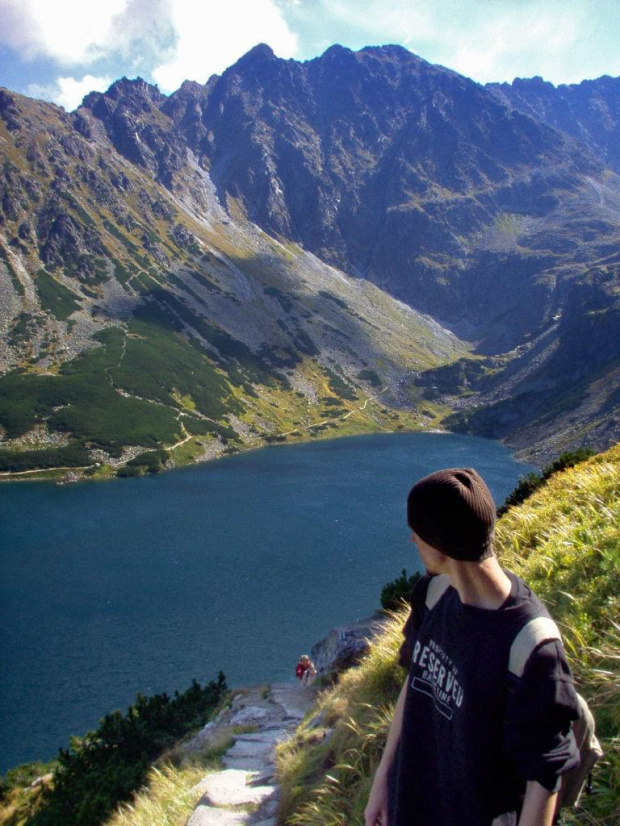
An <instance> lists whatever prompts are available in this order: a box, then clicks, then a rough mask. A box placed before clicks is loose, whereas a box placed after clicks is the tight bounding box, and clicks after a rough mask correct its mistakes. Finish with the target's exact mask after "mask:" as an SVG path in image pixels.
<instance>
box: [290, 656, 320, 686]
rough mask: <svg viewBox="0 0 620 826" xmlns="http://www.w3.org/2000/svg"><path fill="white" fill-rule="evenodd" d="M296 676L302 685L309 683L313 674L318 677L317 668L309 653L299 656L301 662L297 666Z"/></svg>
mask: <svg viewBox="0 0 620 826" xmlns="http://www.w3.org/2000/svg"><path fill="white" fill-rule="evenodd" d="M295 676H296V677H297V679H298V680H299V682H300V683H301V684H302V685H308V684H309V683H308V680H309V679H310V678H311V677H312V676H314V677H316V669H315V667H314V664H313V663H312V660H311V659H310V657H309V656H308V655H307V654H302V655H301V657H300V658H299V662H298V663H297V665H296V666H295Z"/></svg>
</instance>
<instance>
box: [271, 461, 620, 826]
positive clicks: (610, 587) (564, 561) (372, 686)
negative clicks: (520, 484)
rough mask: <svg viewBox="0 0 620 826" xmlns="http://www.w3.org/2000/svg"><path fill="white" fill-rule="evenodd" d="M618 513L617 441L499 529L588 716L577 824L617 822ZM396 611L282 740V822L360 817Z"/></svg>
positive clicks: (375, 749) (391, 669) (393, 689)
mask: <svg viewBox="0 0 620 826" xmlns="http://www.w3.org/2000/svg"><path fill="white" fill-rule="evenodd" d="M619 516H620V446H616V447H614V448H612V449H611V450H609V451H608V452H606V453H603V454H600V455H598V456H596V457H594V458H592V459H590V460H589V461H587V462H585V463H583V464H581V465H578V466H577V467H575V468H573V469H570V470H567V471H564V472H562V473H559V474H556V475H555V476H554V477H552V478H551V480H550V481H549V482H548V483H547V485H546V486H545V487H544V488H542V489H541V490H539V491H538V492H537V493H536V494H535V495H533V496H532V497H531V498H530V499H528V500H527V501H526V502H525V503H524V504H523V505H521V506H520V507H518V508H513V509H511V510H510V511H509V512H508V513H507V514H506V515H505V516H503V517H502V519H501V520H500V522H499V525H498V530H497V549H498V552H499V554H500V556H501V559H502V562H503V563H504V564H505V565H506V566H507V567H508V568H511V569H512V570H514V571H515V572H516V573H517V574H519V575H520V576H522V577H523V578H524V579H525V580H526V581H527V582H528V583H530V584H531V586H532V587H533V589H534V590H535V591H536V592H537V593H538V594H539V595H540V596H541V597H542V598H543V599H544V600H545V601H546V602H547V604H548V605H549V607H550V608H551V610H552V613H553V615H554V617H555V618H556V620H557V621H558V622H559V624H560V626H561V628H562V631H563V634H564V639H565V644H566V649H567V652H568V655H569V659H570V663H571V667H572V668H573V671H574V674H575V677H576V680H577V682H578V685H579V690H580V691H581V693H582V694H583V695H584V696H585V697H586V698H587V699H588V701H589V702H590V705H591V707H592V708H593V710H594V712H595V715H596V718H597V725H598V729H599V733H600V736H601V739H602V741H603V746H604V749H605V758H604V761H603V762H602V764H599V767H598V768H597V770H596V775H595V785H594V794H593V795H592V796H591V797H588V798H586V799H585V802H584V804H583V806H582V808H581V809H580V811H579V814H578V816H574V815H572V814H570V815H569V816H568V820H569V821H570V823H574V824H579V825H580V826H585V825H586V824H596V826H603V824H612V823H613V824H618V823H619V822H620V669H619V663H620V626H619V625H618V624H617V618H618V616H619V615H620V527H619ZM405 615H406V612H405V611H403V612H400V613H398V614H395V615H394V618H393V622H391V624H390V626H389V627H388V629H387V630H386V632H385V633H384V635H383V636H382V637H380V638H379V639H377V640H376V641H375V642H374V643H373V645H372V648H371V651H370V653H369V655H368V657H367V658H366V660H365V661H364V663H363V664H362V666H361V667H360V668H356V669H351V670H350V671H348V672H347V673H346V674H344V676H343V677H342V679H341V680H340V682H339V684H338V685H337V686H335V687H334V688H332V689H330V690H328V691H327V692H325V694H324V695H323V696H322V698H321V700H320V701H319V704H318V707H317V709H316V713H315V714H314V715H313V716H312V717H311V718H310V719H309V720H307V721H306V722H305V724H304V725H302V726H301V727H300V728H299V730H298V732H297V734H296V737H295V738H294V739H293V740H291V741H290V742H289V743H287V744H286V745H284V746H282V747H281V750H280V755H279V758H280V763H279V765H280V777H281V781H282V784H283V797H282V807H281V813H280V815H281V819H280V823H281V824H287V826H302V824H303V826H356V824H362V823H363V810H364V806H365V804H366V799H367V795H368V792H369V790H370V785H371V782H372V777H373V774H374V769H375V767H376V765H377V763H378V761H379V759H380V756H381V752H382V748H383V744H384V742H385V737H386V734H387V730H388V728H389V721H390V719H391V716H392V709H393V705H394V703H395V701H396V698H397V695H398V692H399V690H400V687H401V685H402V681H403V678H404V672H403V671H402V669H401V668H400V667H399V666H397V665H396V652H397V650H398V646H399V645H400V641H401V635H400V629H401V627H402V624H403V622H404V618H405ZM614 619H615V620H616V621H614ZM568 820H567V822H568Z"/></svg>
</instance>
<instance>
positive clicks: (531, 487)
mask: <svg viewBox="0 0 620 826" xmlns="http://www.w3.org/2000/svg"><path fill="white" fill-rule="evenodd" d="M593 455H594V452H593V451H592V450H589V449H588V448H583V447H581V448H579V450H574V451H566V452H565V453H561V454H560V455H559V456H558V457H557V459H554V460H553V462H551V463H550V464H548V465H546V466H545V467H544V468H543V471H542V473H536V472H532V473H528V475H527V476H525V477H524V478H523V479H520V480H519V482H518V483H517V485H516V487H515V488H514V490H513V491H512V493H509V494H508V496H507V497H506V499H505V501H504V504H503V505H500V507H499V508H498V509H497V515H498V516H502V515H503V514H505V513H506V511H507V510H509V509H510V508H512V507H513V506H514V505H520V504H521V502H525V500H526V499H528V498H529V497H530V496H531V495H532V494H533V493H534V491H535V490H538V488H540V487H542V486H543V485H544V484H545V482H546V481H547V479H549V478H550V477H551V476H553V474H554V473H558V472H559V471H561V470H566V469H567V468H569V467H574V466H575V465H577V464H579V463H580V462H585V460H586V459H589V458H590V457H591V456H593Z"/></svg>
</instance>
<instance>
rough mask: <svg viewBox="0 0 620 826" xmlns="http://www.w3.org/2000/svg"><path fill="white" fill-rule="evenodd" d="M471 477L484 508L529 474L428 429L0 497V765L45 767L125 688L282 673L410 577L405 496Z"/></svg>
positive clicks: (26, 485) (27, 486)
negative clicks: (473, 472) (442, 477)
mask: <svg viewBox="0 0 620 826" xmlns="http://www.w3.org/2000/svg"><path fill="white" fill-rule="evenodd" d="M454 466H473V467H476V468H477V469H478V470H479V472H480V473H481V474H482V476H483V477H484V478H485V479H486V481H487V482H488V484H489V487H490V488H491V490H492V492H493V495H494V497H495V500H496V502H497V503H501V502H502V501H503V500H504V498H505V497H506V495H507V494H508V493H509V492H510V491H511V490H512V488H513V487H514V485H515V484H516V482H517V481H518V479H519V477H520V476H522V475H524V474H525V473H527V472H529V471H530V470H531V468H530V466H528V465H524V464H521V463H519V462H517V461H516V460H515V459H514V457H513V456H512V454H511V453H510V451H509V450H508V449H507V448H506V447H504V446H503V445H501V444H499V443H497V442H493V441H488V440H485V439H478V438H474V437H466V436H457V435H452V434H439V433H408V434H385V435H372V436H359V437H350V438H343V439H336V440H332V441H321V442H316V443H312V444H301V445H290V446H289V445H281V446H277V447H273V448H269V449H264V450H259V451H254V452H248V453H241V454H238V455H235V456H231V457H228V458H225V459H221V460H219V461H214V462H210V463H206V464H203V465H198V466H193V467H189V468H183V469H180V470H174V471H170V472H167V473H164V474H161V475H158V476H152V477H144V478H140V479H117V480H111V481H107V482H85V483H82V484H78V485H64V486H57V485H53V484H50V483H42V482H39V483H37V482H20V483H6V484H3V485H1V486H0V502H1V504H2V520H1V525H0V538H1V541H0V560H1V562H0V589H1V590H0V623H1V627H2V635H1V636H0V662H1V663H2V671H1V675H0V731H1V737H0V743H1V746H0V772H4V771H6V770H7V769H8V768H10V767H12V766H14V765H16V764H18V763H22V762H26V761H31V760H36V759H42V760H47V759H49V758H52V757H53V756H55V754H56V753H57V750H58V748H59V747H61V746H63V747H66V746H68V744H69V737H70V735H72V734H83V733H84V732H85V731H86V730H88V729H91V728H94V727H96V725H97V723H98V721H99V720H100V719H101V717H103V715H104V714H106V713H107V712H109V711H112V710H113V709H115V708H120V709H122V710H123V711H125V710H126V708H127V706H128V705H129V704H130V703H131V702H133V700H134V699H135V695H136V693H137V692H139V691H140V692H142V693H144V694H152V693H155V692H161V691H168V692H173V691H174V690H175V689H178V690H179V691H183V690H185V689H186V688H187V687H188V686H189V685H190V683H191V680H192V678H196V679H197V680H198V681H199V682H201V683H203V684H204V683H205V682H207V681H208V680H210V679H214V678H216V677H217V673H218V671H219V670H222V671H223V672H224V673H225V675H226V679H227V681H228V684H229V685H230V686H242V685H245V684H255V683H259V682H263V681H274V680H278V681H281V680H293V679H294V676H293V675H294V667H295V663H296V661H297V658H298V656H299V654H301V653H304V652H308V651H309V649H310V648H311V646H312V645H313V644H314V643H315V642H317V641H318V640H320V639H321V638H322V637H324V636H325V635H326V634H327V633H328V632H329V631H330V630H331V629H332V628H334V627H337V626H338V625H342V624H345V623H348V622H351V621H353V620H356V619H359V618H362V617H365V616H368V615H370V614H372V613H373V611H374V610H375V609H376V608H378V607H379V596H380V592H381V588H382V586H383V585H384V584H385V583H386V582H388V581H389V580H392V579H394V578H396V577H397V576H399V575H400V573H401V571H402V569H403V568H407V572H408V573H412V572H413V571H415V570H417V568H418V564H417V561H416V555H415V549H414V547H413V545H412V544H411V543H410V541H409V531H408V529H407V525H406V520H405V501H406V495H407V492H408V490H409V488H410V487H411V485H412V484H413V483H414V482H415V481H416V480H417V479H419V478H420V477H422V476H424V475H426V474H427V473H430V472H432V471H433V470H436V469H438V468H441V467H454Z"/></svg>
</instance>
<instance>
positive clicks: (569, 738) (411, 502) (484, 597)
mask: <svg viewBox="0 0 620 826" xmlns="http://www.w3.org/2000/svg"><path fill="white" fill-rule="evenodd" d="M407 521H408V523H409V527H410V528H411V531H412V534H411V538H412V541H413V542H415V544H416V546H417V548H418V552H419V554H420V557H421V559H422V561H423V563H424V565H425V567H426V571H427V574H428V576H425V577H423V578H422V579H421V580H420V581H419V582H418V584H417V586H416V588H415V590H414V595H413V599H412V610H411V615H410V617H409V619H408V620H407V623H406V625H405V629H404V635H405V643H404V644H403V646H402V648H401V662H402V663H403V665H405V667H406V668H408V669H409V674H408V676H407V678H406V680H405V683H404V685H403V688H402V691H401V693H400V696H399V699H398V702H397V704H396V709H395V713H394V719H393V721H392V725H391V728H390V733H389V736H388V740H387V743H386V747H385V751H384V754H383V757H382V760H381V763H380V764H379V768H378V769H377V772H376V775H375V779H374V783H373V787H372V790H371V793H370V797H369V800H368V805H367V807H366V811H365V817H366V826H500V824H501V826H515V825H516V824H518V826H550V824H551V823H552V822H553V818H554V811H555V804H556V797H557V788H558V785H559V778H560V775H561V774H562V773H564V772H565V771H568V770H569V769H571V768H573V767H574V766H576V765H578V763H579V754H578V751H577V747H576V745H575V741H574V738H573V735H572V733H571V721H572V720H573V719H576V718H577V716H578V711H577V709H578V705H577V698H576V695H575V690H574V688H573V684H572V679H571V676H570V671H569V668H568V665H567V663H566V659H565V656H564V652H563V650H562V646H561V643H559V642H558V641H557V640H554V641H549V642H545V643H543V644H542V645H540V646H539V647H538V648H537V649H536V650H535V651H534V652H533V654H532V655H531V656H530V657H529V659H528V660H527V664H526V667H525V671H524V673H523V676H522V677H521V678H520V679H517V678H512V679H511V677H510V675H509V671H508V658H509V652H510V647H511V645H512V642H513V640H514V639H515V637H516V635H517V634H518V632H519V630H520V629H522V628H523V626H524V625H525V624H526V623H527V622H528V621H529V620H530V619H533V618H534V617H538V616H541V615H542V616H548V613H547V612H546V610H545V608H544V606H543V605H542V603H541V602H540V601H539V600H538V599H537V598H536V597H535V596H534V595H533V594H532V592H531V591H530V589H529V588H528V587H527V586H526V585H525V584H524V583H523V582H522V581H521V580H520V579H519V578H518V577H516V576H515V575H514V574H512V573H510V572H508V571H505V570H504V569H502V568H501V567H500V565H499V563H498V561H497V559H496V557H495V555H494V553H493V547H492V540H493V527H494V524H495V505H494V503H493V498H492V496H491V493H490V491H489V489H488V488H487V486H486V485H485V483H484V482H483V480H482V479H481V478H480V476H479V475H478V474H477V473H476V471H475V470H472V469H466V468H451V469H448V470H441V471H438V472H437V473H433V474H431V475H430V476H427V477H426V478H424V479H422V480H421V481H420V482H418V483H417V484H416V485H415V486H414V487H413V488H412V490H411V491H410V493H409V498H408V501H407ZM436 574H446V575H447V577H448V579H445V578H442V579H441V580H436V579H435V580H434V579H433V577H434V575H436ZM431 581H433V583H434V585H433V586H431V591H429V583H430V582H431ZM440 583H441V584H443V585H444V587H445V590H443V593H441V589H438V588H437V586H438V585H439V584H440ZM433 591H435V592H439V593H441V595H440V596H439V597H438V600H437V601H436V604H435V605H434V606H432V607H429V605H432V601H433V600H432V599H431V598H430V595H431V593H433Z"/></svg>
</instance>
